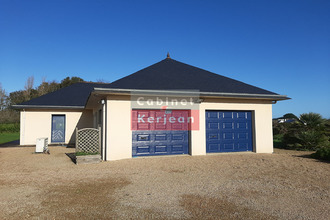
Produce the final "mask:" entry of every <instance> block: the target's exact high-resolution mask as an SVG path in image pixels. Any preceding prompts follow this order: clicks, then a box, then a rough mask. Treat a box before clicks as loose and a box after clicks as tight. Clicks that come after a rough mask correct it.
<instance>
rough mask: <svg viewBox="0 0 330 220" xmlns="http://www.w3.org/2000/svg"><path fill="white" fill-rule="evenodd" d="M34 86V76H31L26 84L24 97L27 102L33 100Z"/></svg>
mask: <svg viewBox="0 0 330 220" xmlns="http://www.w3.org/2000/svg"><path fill="white" fill-rule="evenodd" d="M33 85H34V76H29V77H28V78H27V80H26V82H25V86H24V89H25V91H24V96H25V100H29V99H30V98H31V91H32V89H33Z"/></svg>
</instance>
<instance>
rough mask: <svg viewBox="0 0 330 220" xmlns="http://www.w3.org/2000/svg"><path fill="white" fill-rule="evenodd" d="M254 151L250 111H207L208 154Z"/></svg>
mask: <svg viewBox="0 0 330 220" xmlns="http://www.w3.org/2000/svg"><path fill="white" fill-rule="evenodd" d="M239 151H252V118H251V112H250V111H206V152H207V153H217V152H239Z"/></svg>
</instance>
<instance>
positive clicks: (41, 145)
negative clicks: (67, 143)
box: [36, 138, 48, 153]
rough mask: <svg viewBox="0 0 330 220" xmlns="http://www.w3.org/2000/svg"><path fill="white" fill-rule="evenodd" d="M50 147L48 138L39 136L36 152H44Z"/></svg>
mask: <svg viewBox="0 0 330 220" xmlns="http://www.w3.org/2000/svg"><path fill="white" fill-rule="evenodd" d="M46 149H48V138H37V144H36V153H42V152H44V150H46Z"/></svg>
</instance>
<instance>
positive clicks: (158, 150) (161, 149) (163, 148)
mask: <svg viewBox="0 0 330 220" xmlns="http://www.w3.org/2000/svg"><path fill="white" fill-rule="evenodd" d="M167 152H168V149H167V146H166V145H156V146H155V153H167Z"/></svg>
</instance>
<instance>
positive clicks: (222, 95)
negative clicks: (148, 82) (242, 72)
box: [93, 88, 291, 101]
mask: <svg viewBox="0 0 330 220" xmlns="http://www.w3.org/2000/svg"><path fill="white" fill-rule="evenodd" d="M93 93H97V94H109V95H111V94H121V95H132V93H133V94H134V95H138V94H141V95H164V94H166V95H170V94H173V95H183V96H189V95H195V96H196V95H198V96H200V97H212V98H240V99H262V100H271V101H282V100H288V99H291V98H289V97H287V96H286V95H277V94H274V95H273V94H249V93H220V92H199V91H197V90H191V91H187V90H186V91H183V90H144V89H116V88H94V91H93Z"/></svg>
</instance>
